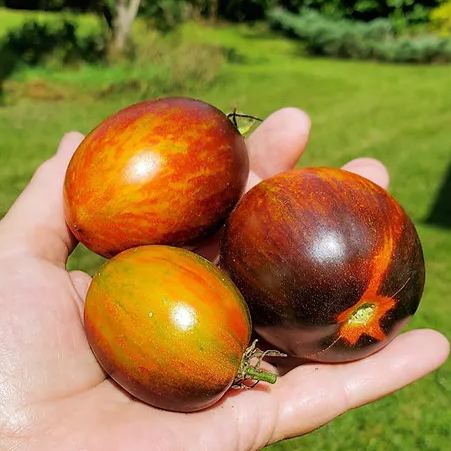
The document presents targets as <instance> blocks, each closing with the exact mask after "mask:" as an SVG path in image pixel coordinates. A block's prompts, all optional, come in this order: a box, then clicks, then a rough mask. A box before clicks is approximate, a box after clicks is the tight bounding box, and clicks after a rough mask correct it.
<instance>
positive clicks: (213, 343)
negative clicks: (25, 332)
mask: <svg viewBox="0 0 451 451" xmlns="http://www.w3.org/2000/svg"><path fill="white" fill-rule="evenodd" d="M84 322H85V329H86V334H87V337H88V341H89V344H90V346H91V349H92V351H93V352H94V354H95V356H96V358H97V359H98V361H99V363H100V364H101V366H102V367H103V368H104V369H105V371H106V372H107V373H108V374H110V376H111V377H112V378H113V379H114V380H115V381H116V382H117V383H118V384H119V385H121V386H122V387H123V388H124V389H125V390H127V391H128V392H129V393H131V394H132V395H133V396H135V397H136V398H138V399H140V400H142V401H144V402H146V403H148V404H151V405H152V406H155V407H159V408H162V409H166V410H174V411H180V412H191V411H196V410H200V409H204V408H206V407H208V406H210V405H212V404H214V403H215V402H217V401H218V400H219V399H220V398H221V397H222V396H223V395H224V393H225V392H226V391H227V390H228V389H229V388H230V386H231V385H232V383H233V381H234V379H235V376H236V375H237V372H238V368H239V366H240V363H241V358H242V356H243V353H244V351H245V350H246V347H247V345H248V343H249V339H250V332H251V322H250V317H249V313H248V309H247V306H246V304H245V302H244V300H243V298H242V296H241V294H240V293H239V291H238V290H237V288H236V287H235V286H234V284H233V283H232V282H231V281H230V279H229V278H228V277H227V276H226V275H225V274H223V273H222V272H221V271H220V270H218V269H217V268H216V267H215V266H214V265H213V264H212V263H210V262H209V261H207V260H205V259H204V258H202V257H200V256H199V255H197V254H194V253H192V252H190V251H187V250H184V249H179V248H174V247H169V246H158V245H154V246H142V247H137V248H134V249H130V250H128V251H125V252H122V253H121V254H119V255H117V256H116V257H114V258H113V259H111V260H110V261H109V262H107V263H106V264H105V265H104V266H103V267H102V268H101V269H100V271H99V272H98V273H97V274H96V275H95V277H94V278H93V281H92V284H91V286H90V288H89V291H88V295H87V299H86V304H85V313H84Z"/></svg>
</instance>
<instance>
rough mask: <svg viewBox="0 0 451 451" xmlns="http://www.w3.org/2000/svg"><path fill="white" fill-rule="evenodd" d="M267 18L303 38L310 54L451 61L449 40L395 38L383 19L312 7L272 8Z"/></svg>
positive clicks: (423, 61) (415, 60)
mask: <svg viewBox="0 0 451 451" xmlns="http://www.w3.org/2000/svg"><path fill="white" fill-rule="evenodd" d="M269 20H270V23H271V25H272V26H273V28H275V29H276V30H280V31H283V32H285V33H286V34H287V35H289V36H292V37H295V38H297V39H299V40H301V41H303V42H304V43H305V46H306V49H307V51H308V52H309V53H311V54H314V55H325V56H332V57H337V58H356V59H378V60H381V61H390V62H415V63H429V62H451V40H449V39H445V38H441V37H438V36H418V37H407V36H406V37H403V38H399V37H397V36H396V33H395V31H394V29H393V26H392V24H391V23H390V21H388V20H386V19H376V20H374V21H371V22H358V21H350V20H347V19H333V18H330V17H327V16H324V15H322V14H320V13H318V12H316V11H312V10H303V11H302V12H301V14H299V15H297V14H293V13H290V12H288V11H284V10H282V9H274V10H273V11H271V12H270V14H269Z"/></svg>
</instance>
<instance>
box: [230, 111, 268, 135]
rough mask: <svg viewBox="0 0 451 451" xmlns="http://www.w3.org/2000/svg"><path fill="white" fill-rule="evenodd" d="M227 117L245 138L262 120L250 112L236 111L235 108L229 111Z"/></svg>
mask: <svg viewBox="0 0 451 451" xmlns="http://www.w3.org/2000/svg"><path fill="white" fill-rule="evenodd" d="M227 117H228V118H229V119H230V121H231V122H232V123H233V125H234V126H235V127H236V128H237V130H238V131H239V132H240V134H241V135H242V136H244V137H245V138H246V137H247V136H249V135H250V134H251V133H252V132H253V131H254V130H255V128H256V126H257V124H259V123H260V122H262V119H260V118H258V117H256V116H251V115H250V114H242V113H238V112H237V111H236V109H234V110H233V112H232V113H229V114H228V115H227Z"/></svg>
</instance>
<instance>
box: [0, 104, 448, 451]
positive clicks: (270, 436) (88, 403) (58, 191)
mask: <svg viewBox="0 0 451 451" xmlns="http://www.w3.org/2000/svg"><path fill="white" fill-rule="evenodd" d="M308 132H309V120H308V118H307V116H306V115H305V114H304V113H302V112H301V111H299V110H296V109H291V108H287V109H283V110H280V111H278V112H276V113H274V114H273V115H271V116H270V117H269V118H268V119H267V120H266V121H265V122H264V123H263V124H262V125H261V126H260V127H259V128H258V129H257V130H256V131H255V132H254V134H253V135H252V136H251V137H250V138H249V140H248V147H249V153H250V159H251V166H252V170H253V172H252V174H251V176H250V178H249V186H252V185H253V184H255V183H257V182H258V181H259V179H260V178H265V177H268V176H270V175H272V174H274V173H277V172H280V171H282V170H286V169H288V168H290V167H292V166H293V165H294V164H295V162H296V161H297V159H298V158H299V156H300V154H301V153H302V151H303V150H304V148H305V145H306V142H307V138H308ZM81 139H82V136H81V135H80V134H78V133H69V134H67V135H65V137H64V138H63V140H62V141H61V143H60V146H59V150H58V153H57V154H56V155H55V156H54V157H53V158H51V159H50V160H48V161H47V162H45V163H44V164H43V165H42V166H41V167H40V168H39V169H38V171H37V172H36V174H35V176H34V177H33V179H32V181H31V183H30V185H29V186H28V187H27V188H26V190H25V191H24V192H23V193H22V195H21V196H20V197H19V198H18V200H17V201H16V203H15V204H14V206H13V207H12V208H11V210H10V212H9V213H8V214H7V215H6V217H5V218H4V219H3V221H2V222H0V311H1V316H0V449H2V450H3V449H6V450H10V449H11V450H16V449H32V450H41V449H42V450H46V451H47V450H48V451H50V450H59V451H65V450H77V451H82V450H100V451H103V450H108V451H114V450H133V451H141V450H150V449H151V450H155V451H156V450H179V449H180V450H189V449H193V450H203V449H205V450H221V451H223V450H225V451H227V450H249V449H258V448H261V447H263V446H264V445H265V444H268V443H271V442H274V441H277V440H280V439H282V438H286V437H291V436H295V435H300V434H304V433H306V432H309V431H311V430H312V429H315V428H317V427H318V426H320V425H322V424H324V423H326V422H328V421H330V420H331V419H333V418H334V417H336V416H337V415H339V414H341V413H343V412H345V411H346V410H349V409H352V408H354V407H357V406H360V405H362V404H365V403H368V402H370V401H373V400H375V399H377V398H379V397H381V396H384V395H386V394H388V393H390V392H392V391H394V390H396V389H398V388H400V387H402V386H404V385H406V384H408V383H410V382H412V381H414V380H415V379H418V378H420V377H422V376H423V375H425V374H426V373H428V372H430V371H432V370H433V369H435V368H436V367H437V366H439V365H440V364H441V363H442V362H443V361H444V360H445V359H446V356H447V353H448V342H447V341H446V340H445V338H444V337H442V336H441V335H440V334H438V333H436V332H434V331H430V330H417V331H412V332H408V333H405V334H403V335H401V336H399V337H398V338H397V339H395V340H394V341H393V342H392V343H391V344H390V345H389V346H388V347H386V348H385V349H383V350H382V351H380V352H378V353H377V354H375V355H373V356H371V357H369V358H367V359H364V360H361V361H358V362H354V363H347V364H341V365H317V364H307V365H303V366H300V367H297V368H295V369H293V370H291V371H289V372H288V373H287V374H285V375H284V376H282V377H280V378H279V380H278V382H277V383H276V384H275V385H274V386H267V385H264V384H261V385H259V386H257V387H256V388H254V389H253V390H246V391H239V392H238V391H232V392H230V393H229V394H228V395H227V396H226V397H225V398H224V399H223V400H222V401H221V402H220V403H219V404H217V405H216V406H214V407H212V408H210V409H208V410H205V411H202V412H198V413H193V414H178V413H172V412H165V411H161V410H158V409H154V408H152V407H149V406H147V405H145V404H143V403H141V402H139V401H136V400H134V399H132V398H131V397H129V396H128V395H127V394H126V393H125V392H124V391H122V390H121V389H120V388H119V387H118V386H117V385H116V384H115V383H114V382H112V381H111V380H110V379H109V378H107V377H106V376H105V374H104V373H103V371H102V370H101V368H100V367H99V365H98V363H97V362H96V360H95V358H94V356H93V354H92V353H91V351H90V348H89V345H88V343H87V341H86V338H85V334H84V330H83V322H82V318H83V315H82V312H83V301H84V297H85V294H86V290H87V287H88V285H89V283H90V278H89V276H88V275H87V274H84V273H82V272H79V271H75V272H71V273H68V272H67V271H66V269H65V265H66V260H67V258H68V256H69V254H70V252H71V251H72V250H73V248H74V246H75V244H76V243H75V241H74V239H73V237H72V236H71V234H70V233H69V231H68V229H67V227H66V225H65V222H64V215H63V207H62V183H63V179H64V173H65V170H66V167H67V164H68V161H69V159H70V157H71V155H72V153H73V152H74V150H75V148H76V147H77V145H78V143H79V142H80V140H81ZM347 168H348V169H349V170H353V171H355V172H359V173H360V174H362V175H364V176H366V177H368V178H371V179H372V180H373V181H376V182H377V183H379V184H380V185H382V186H384V187H386V186H387V184H388V177H387V174H386V171H385V169H384V167H383V166H382V165H381V164H380V163H378V162H376V161H375V160H370V159H359V160H354V161H353V162H351V163H348V165H347ZM100 176H101V175H100ZM216 244H217V243H215V242H211V243H210V244H209V245H208V246H207V247H206V248H204V249H202V250H200V252H202V253H204V254H207V255H209V256H210V257H211V258H213V257H214V253H215V249H216Z"/></svg>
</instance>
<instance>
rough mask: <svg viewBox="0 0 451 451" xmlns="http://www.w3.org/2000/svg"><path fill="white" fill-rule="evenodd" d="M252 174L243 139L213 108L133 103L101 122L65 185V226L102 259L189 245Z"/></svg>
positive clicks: (214, 224) (224, 211) (193, 103)
mask: <svg viewBox="0 0 451 451" xmlns="http://www.w3.org/2000/svg"><path fill="white" fill-rule="evenodd" d="M248 171H249V161H248V156H247V152H246V146H245V143H244V139H243V137H242V136H241V134H240V133H239V132H238V130H237V128H236V127H235V126H234V125H233V124H232V122H231V121H230V120H229V119H228V118H227V116H226V115H225V114H224V113H222V112H221V111H219V110H218V109H216V108H215V107H213V106H211V105H209V104H207V103H205V102H202V101H199V100H194V99H189V98H177V97H173V98H163V99H157V100H152V101H147V102H142V103H139V104H136V105H132V106H130V107H128V108H126V109H124V110H121V111H119V112H118V113H116V114H114V115H112V116H110V117H109V118H107V119H106V120H104V121H103V122H102V123H101V124H100V125H98V126H97V127H96V128H95V129H94V130H93V131H92V132H91V133H89V135H88V136H87V137H86V138H85V139H84V141H83V142H82V143H81V144H80V146H79V147H78V149H77V151H76V152H75V154H74V156H73V158H72V160H71V162H70V164H69V167H68V170H67V173H66V179H65V183H64V198H65V213H66V221H67V224H68V226H69V228H70V229H71V231H72V232H73V234H74V235H75V237H76V238H77V239H78V240H79V241H81V242H82V243H83V244H85V245H86V246H87V247H88V248H90V249H91V250H93V251H94V252H97V253H98V254H100V255H103V256H105V257H111V256H113V255H115V254H117V253H118V252H121V251H123V250H125V249H128V248H131V247H134V246H140V245H145V244H171V245H177V246H179V245H190V244H194V243H196V242H197V241H198V240H201V239H202V238H204V237H206V236H208V235H209V234H211V233H213V232H215V231H216V230H217V229H218V228H219V227H220V226H221V225H222V224H223V222H224V220H225V219H226V217H227V216H228V214H229V213H230V211H231V210H232V209H233V207H234V206H235V204H236V202H237V201H238V199H239V197H240V196H241V194H242V192H243V189H244V186H245V183H246V180H247V177H248Z"/></svg>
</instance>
